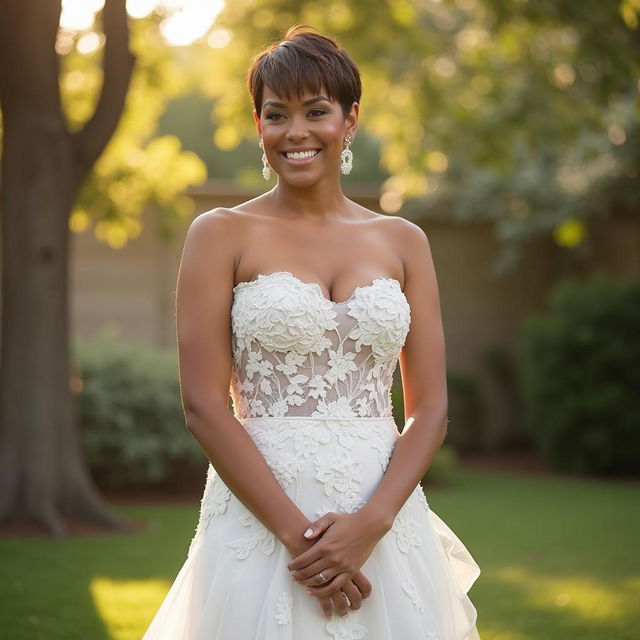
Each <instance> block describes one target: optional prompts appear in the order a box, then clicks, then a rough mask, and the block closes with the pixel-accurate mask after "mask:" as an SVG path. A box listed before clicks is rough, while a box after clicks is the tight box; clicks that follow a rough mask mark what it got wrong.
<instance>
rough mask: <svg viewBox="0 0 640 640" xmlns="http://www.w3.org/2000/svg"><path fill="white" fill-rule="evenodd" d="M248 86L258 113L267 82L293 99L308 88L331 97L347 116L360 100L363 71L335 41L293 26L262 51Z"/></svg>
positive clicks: (272, 87)
mask: <svg viewBox="0 0 640 640" xmlns="http://www.w3.org/2000/svg"><path fill="white" fill-rule="evenodd" d="M247 85H248V87H249V93H250V94H251V97H252V99H253V105H254V108H255V110H256V113H257V114H258V116H260V112H261V110H262V109H261V107H262V93H263V91H264V87H265V85H266V86H267V87H269V89H271V91H273V92H274V93H277V94H278V95H279V96H282V97H284V98H287V99H290V98H291V96H292V95H293V93H294V92H295V93H296V94H297V96H298V97H301V96H302V93H303V92H304V90H305V89H307V90H309V91H311V92H313V93H314V94H316V95H317V94H319V93H320V91H322V90H323V89H324V90H325V91H326V92H327V94H328V96H327V97H328V98H330V99H331V100H336V101H337V102H339V103H340V106H341V107H342V113H343V114H344V116H345V118H346V116H347V114H348V113H349V111H350V109H351V105H352V104H353V103H354V102H358V103H359V102H360V96H361V95H362V83H361V81H360V73H359V71H358V68H357V67H356V65H355V63H354V62H353V60H352V59H351V57H350V56H349V54H348V53H347V52H346V51H345V50H344V49H342V48H341V47H339V46H338V44H337V43H336V41H335V40H333V39H332V38H330V37H328V36H324V35H322V34H320V33H317V32H316V31H315V30H312V28H311V27H307V26H306V25H295V26H293V27H291V28H290V29H289V30H288V31H287V32H286V34H285V35H284V37H283V38H282V40H280V41H279V42H274V43H273V44H271V45H269V46H268V47H267V48H266V49H264V50H263V51H261V52H260V53H258V54H257V55H256V56H255V57H254V59H253V60H252V62H251V66H250V67H249V71H248V73H247Z"/></svg>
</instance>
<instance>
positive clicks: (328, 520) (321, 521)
mask: <svg viewBox="0 0 640 640" xmlns="http://www.w3.org/2000/svg"><path fill="white" fill-rule="evenodd" d="M333 515H334V514H333V513H332V512H329V513H325V514H324V515H323V516H322V517H321V518H318V519H317V520H316V521H315V522H312V523H311V524H310V525H309V528H308V529H307V530H306V531H305V532H304V537H305V538H307V539H311V538H315V537H316V536H319V535H320V534H321V533H322V532H323V531H325V530H326V529H328V528H329V527H330V526H331V525H332V524H333V523H334V522H335V518H333V517H332V516H333Z"/></svg>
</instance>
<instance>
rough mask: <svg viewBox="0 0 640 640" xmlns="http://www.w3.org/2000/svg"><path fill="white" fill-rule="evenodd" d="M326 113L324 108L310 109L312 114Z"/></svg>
mask: <svg viewBox="0 0 640 640" xmlns="http://www.w3.org/2000/svg"><path fill="white" fill-rule="evenodd" d="M325 113H326V111H325V110H324V109H311V111H309V115H310V116H321V115H324V114H325Z"/></svg>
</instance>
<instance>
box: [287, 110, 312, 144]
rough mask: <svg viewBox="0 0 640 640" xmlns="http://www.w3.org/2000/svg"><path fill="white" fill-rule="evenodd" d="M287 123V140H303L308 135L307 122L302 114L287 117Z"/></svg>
mask: <svg viewBox="0 0 640 640" xmlns="http://www.w3.org/2000/svg"><path fill="white" fill-rule="evenodd" d="M289 123H290V124H289V129H288V131H287V138H288V139H289V140H291V141H297V140H304V139H305V138H306V137H307V136H308V135H309V132H308V130H307V122H306V119H305V118H304V117H303V116H301V117H298V116H293V117H291V118H290V119H289Z"/></svg>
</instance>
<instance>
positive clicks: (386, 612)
mask: <svg viewBox="0 0 640 640" xmlns="http://www.w3.org/2000/svg"><path fill="white" fill-rule="evenodd" d="M248 85H249V90H250V92H251V96H252V98H253V102H254V119H255V123H256V128H257V132H258V135H259V138H260V142H261V147H262V148H263V164H264V167H263V171H264V173H263V175H264V176H265V177H266V178H268V177H269V175H270V173H271V171H272V170H273V171H274V172H275V173H276V174H277V184H276V186H275V187H274V188H273V189H271V190H270V191H268V192H266V193H264V194H262V195H260V196H258V197H257V198H254V199H253V200H250V201H248V202H243V203H241V204H239V205H237V206H235V207H233V208H231V209H224V208H219V209H215V210H213V211H210V212H206V213H204V214H201V215H200V216H198V217H197V218H196V219H195V220H194V221H193V223H192V224H191V226H190V228H189V230H188V233H187V237H186V240H185V246H184V250H183V255H182V260H181V263H180V271H179V275H178V286H177V292H176V324H177V338H178V352H179V364H180V367H179V369H180V385H181V393H182V401H183V407H184V411H185V418H186V422H187V426H188V428H189V430H190V431H191V433H192V434H193V436H194V437H195V438H196V439H197V440H198V442H199V443H200V445H201V447H202V449H203V450H204V452H205V453H206V454H207V457H208V458H209V460H210V462H211V464H210V465H209V469H208V475H207V480H206V485H205V489H204V494H203V498H202V505H201V510H200V519H199V523H198V526H197V529H196V533H195V536H194V537H193V540H192V542H191V545H190V548H189V552H188V554H187V559H186V560H185V563H184V564H183V566H182V568H181V570H180V572H179V574H178V576H177V577H176V579H175V581H174V583H173V584H172V586H171V588H170V589H169V593H168V594H167V597H166V598H165V600H164V601H163V603H162V605H161V607H160V609H159V610H158V612H157V614H156V616H155V617H154V619H153V621H152V622H151V625H150V626H149V628H148V630H147V632H146V634H145V636H144V638H143V640H161V639H162V640H205V639H206V640H230V639H231V638H233V640H359V639H362V638H365V640H479V636H478V632H477V630H476V610H475V608H474V606H473V604H472V602H471V600H470V599H469V597H468V595H467V592H468V591H469V589H470V587H471V585H472V584H473V582H474V581H475V580H476V578H477V577H478V575H479V573H480V569H479V567H478V565H477V564H476V563H475V561H474V559H473V557H472V556H471V554H470V553H469V551H467V549H466V548H465V546H464V545H463V544H462V542H461V541H460V540H459V539H458V538H457V537H456V535H455V534H454V533H453V531H452V530H451V529H450V528H449V527H448V526H447V525H446V524H445V523H444V522H443V521H442V520H441V519H440V518H439V517H438V516H437V515H436V514H435V513H434V512H433V510H432V509H431V508H430V506H429V503H428V501H427V498H426V496H425V494H424V491H423V489H422V487H421V485H420V480H421V478H422V477H423V476H424V475H425V472H426V470H427V468H428V467H429V465H430V463H431V461H432V460H433V458H434V457H435V454H436V453H437V451H438V449H439V447H440V445H441V444H442V441H443V439H444V435H445V433H446V423H447V416H446V414H447V393H446V367H445V352H444V335H443V330H442V322H441V315H440V303H439V297H438V289H437V282H436V277H435V269H434V266H433V261H432V258H431V253H430V249H429V244H428V241H427V238H426V235H425V234H424V232H423V231H422V229H421V228H420V227H418V226H417V225H415V224H413V223H411V222H409V221H407V220H404V219H402V218H399V217H390V216H384V215H380V214H378V213H376V212H373V211H369V210H368V209H365V208H364V207H362V206H360V205H358V204H357V203H355V202H353V201H351V200H349V199H348V198H347V197H346V196H345V195H344V193H343V192H342V187H341V182H340V174H341V173H348V171H349V170H350V166H351V160H352V155H351V152H350V150H349V144H350V142H351V140H353V138H354V136H355V134H356V130H357V125H358V116H359V101H360V97H361V91H362V88H361V84H360V76H359V73H358V70H357V68H356V66H355V64H354V62H353V60H352V59H351V58H350V57H349V55H348V54H347V53H346V52H345V51H344V50H343V49H341V48H340V47H339V46H338V45H337V43H336V42H335V41H334V40H332V39H331V38H329V37H327V36H324V35H321V34H318V33H316V32H314V31H312V30H310V29H308V28H300V27H296V28H292V29H291V30H290V31H289V32H287V34H286V35H285V36H284V39H283V40H282V41H280V42H278V43H275V44H273V45H271V46H270V47H268V48H267V49H266V50H265V51H263V52H262V53H260V54H259V55H258V56H257V57H256V58H255V59H254V60H253V62H252V65H251V68H250V69H249V73H248ZM398 362H400V365H401V369H402V384H403V391H404V405H405V406H404V409H405V416H407V422H406V424H405V425H404V428H403V430H402V433H400V431H399V429H398V425H397V424H396V423H395V421H394V417H393V412H392V406H391V385H392V382H393V375H394V372H395V370H396V368H397V364H398ZM229 394H231V397H232V399H233V407H234V411H233V415H232V414H231V413H230V412H229V410H228V400H229ZM325 618H326V619H325Z"/></svg>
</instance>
